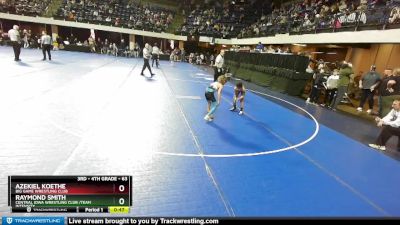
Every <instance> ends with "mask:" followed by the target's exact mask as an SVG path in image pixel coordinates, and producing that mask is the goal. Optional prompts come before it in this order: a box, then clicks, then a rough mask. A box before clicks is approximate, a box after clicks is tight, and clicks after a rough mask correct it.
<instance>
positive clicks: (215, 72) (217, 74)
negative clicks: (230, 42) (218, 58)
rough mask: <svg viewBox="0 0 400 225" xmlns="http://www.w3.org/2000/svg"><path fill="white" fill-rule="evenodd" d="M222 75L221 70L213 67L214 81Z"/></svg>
mask: <svg viewBox="0 0 400 225" xmlns="http://www.w3.org/2000/svg"><path fill="white" fill-rule="evenodd" d="M221 75H222V68H219V69H218V68H217V67H214V81H217V80H218V77H219V76H221Z"/></svg>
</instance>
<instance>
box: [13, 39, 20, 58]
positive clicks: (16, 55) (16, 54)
mask: <svg viewBox="0 0 400 225" xmlns="http://www.w3.org/2000/svg"><path fill="white" fill-rule="evenodd" d="M11 44H12V46H13V50H14V60H15V61H18V60H19V54H21V45H20V44H19V43H18V42H17V41H12V42H11Z"/></svg>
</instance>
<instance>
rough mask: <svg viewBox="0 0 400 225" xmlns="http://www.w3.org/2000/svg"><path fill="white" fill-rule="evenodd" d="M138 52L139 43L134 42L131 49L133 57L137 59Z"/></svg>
mask: <svg viewBox="0 0 400 225" xmlns="http://www.w3.org/2000/svg"><path fill="white" fill-rule="evenodd" d="M139 51H140V47H139V43H137V42H136V43H135V47H134V48H133V57H135V58H139Z"/></svg>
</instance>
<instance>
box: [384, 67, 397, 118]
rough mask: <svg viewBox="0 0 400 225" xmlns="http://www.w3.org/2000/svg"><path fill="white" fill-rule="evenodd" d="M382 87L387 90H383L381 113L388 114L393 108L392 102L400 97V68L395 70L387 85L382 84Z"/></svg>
mask: <svg viewBox="0 0 400 225" xmlns="http://www.w3.org/2000/svg"><path fill="white" fill-rule="evenodd" d="M385 86H386V87H385ZM382 89H385V90H384V91H382V94H383V95H382V98H381V108H382V109H381V112H380V115H386V114H387V113H388V112H389V111H390V110H391V104H392V102H393V101H394V100H395V99H400V68H396V69H394V70H393V76H390V79H388V81H387V84H386V85H382Z"/></svg>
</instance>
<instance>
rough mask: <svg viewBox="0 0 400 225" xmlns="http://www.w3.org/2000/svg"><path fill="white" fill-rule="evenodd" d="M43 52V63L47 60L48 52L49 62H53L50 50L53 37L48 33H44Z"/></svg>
mask: <svg viewBox="0 0 400 225" xmlns="http://www.w3.org/2000/svg"><path fill="white" fill-rule="evenodd" d="M41 40H42V52H43V59H42V60H43V61H45V60H46V52H47V55H48V56H49V60H51V54H50V49H51V37H50V35H48V34H47V33H46V31H43V32H42V38H41Z"/></svg>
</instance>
